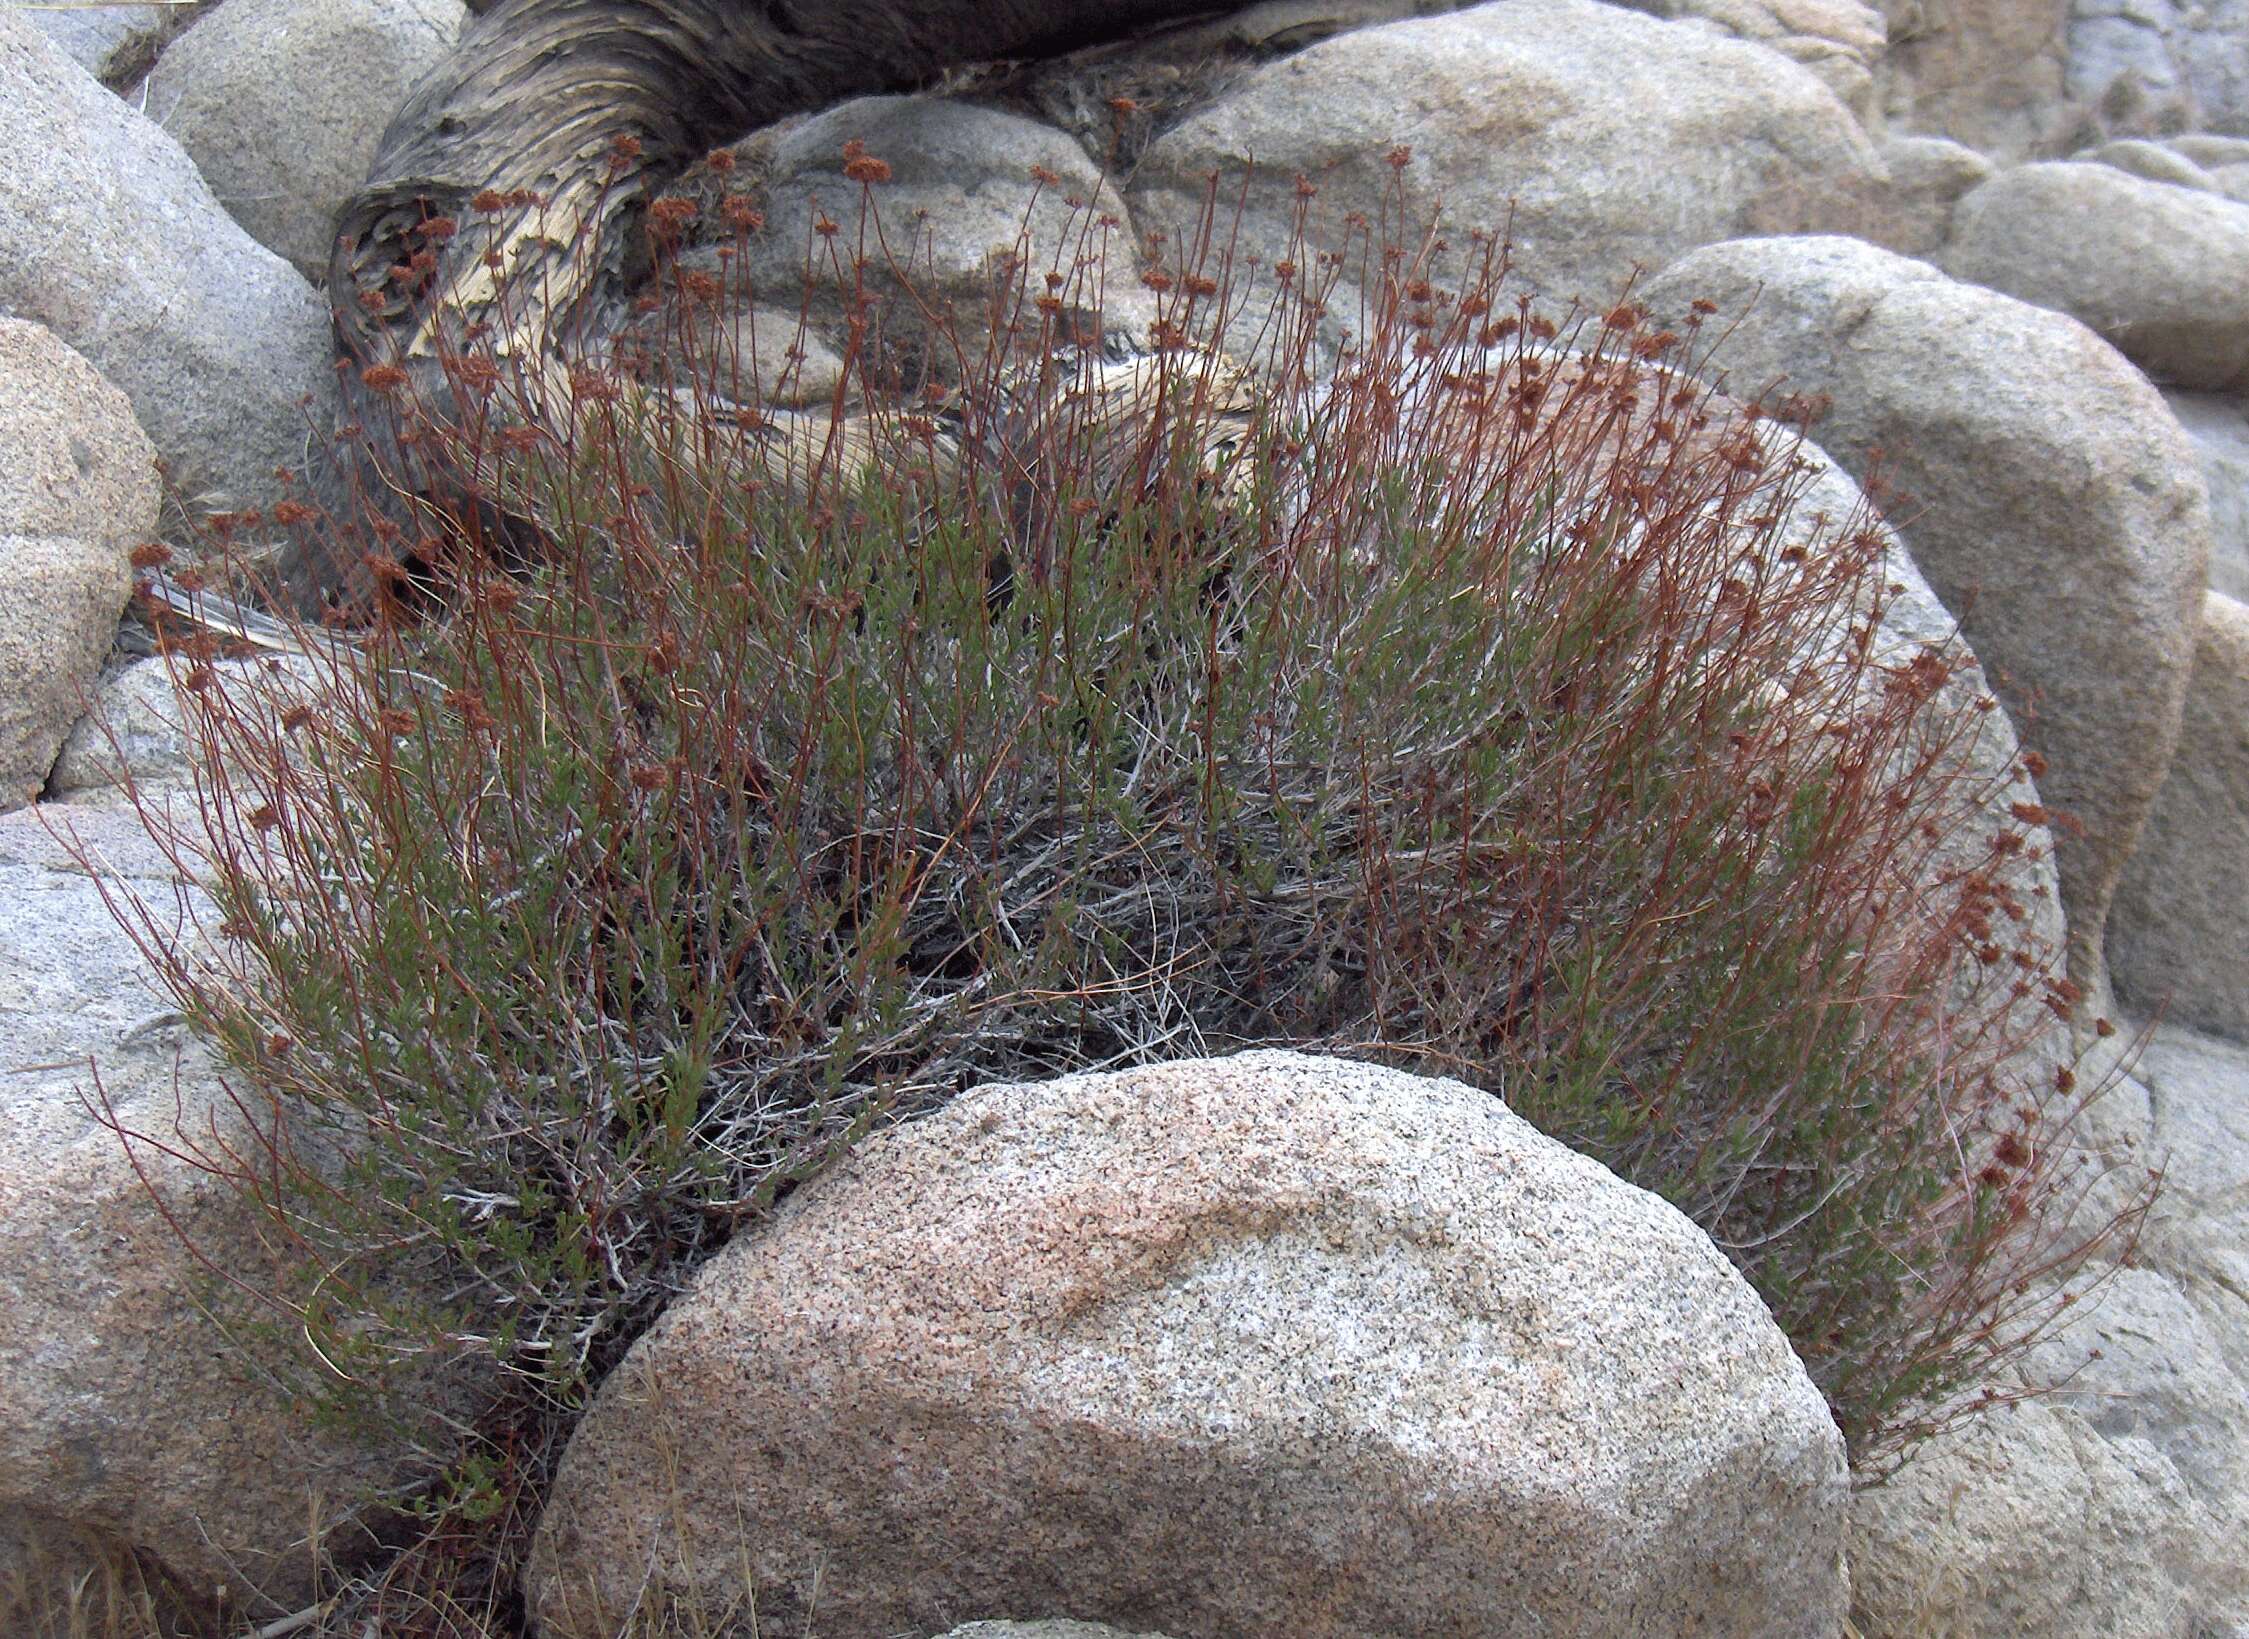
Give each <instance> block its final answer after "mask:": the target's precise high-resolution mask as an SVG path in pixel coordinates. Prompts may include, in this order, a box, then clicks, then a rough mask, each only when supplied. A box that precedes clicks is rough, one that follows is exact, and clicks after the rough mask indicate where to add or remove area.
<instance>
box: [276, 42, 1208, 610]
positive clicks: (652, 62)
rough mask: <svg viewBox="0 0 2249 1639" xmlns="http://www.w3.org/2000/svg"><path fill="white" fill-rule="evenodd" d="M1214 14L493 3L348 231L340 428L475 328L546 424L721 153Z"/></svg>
mask: <svg viewBox="0 0 2249 1639" xmlns="http://www.w3.org/2000/svg"><path fill="white" fill-rule="evenodd" d="M1211 9H1212V7H1211V5H1210V3H1209V0H501V4H499V5H498V6H497V7H496V8H494V9H493V10H492V11H490V12H489V13H487V14H486V15H484V16H483V17H480V18H478V19H477V20H476V21H475V22H474V23H472V24H471V26H470V27H469V28H468V30H467V31H466V32H465V33H464V34H463V36H462V38H461V42H460V44H459V46H458V47H457V48H456V49H455V51H454V53H453V55H452V56H451V57H450V58H448V59H447V60H446V62H445V63H444V64H443V65H442V66H441V67H440V68H439V69H438V70H437V71H436V72H435V73H433V74H432V75H431V76H430V77H429V78H428V79H427V80H425V81H424V82H423V83H422V84H421V85H420V86H419V87H418V88H417V89H416V91H415V93H414V95H413V97H412V98H411V99H410V100H409V101H408V103H407V105H406V107H405V108H404V109H403V110H401V112H400V113H399V115H398V117H397V119H396V120H394V121H393V122H392V124H391V126H390V129H389V130H388V131H387V132H386V133H385V134H384V137H383V140H382V144H381V147H380V149H379V151H378V154H377V157H376V160H375V163H374V165H373V167H372V168H371V170H370V173H369V179H368V181H367V183H366V185H365V186H364V187H363V188H362V189H361V190H360V192H359V193H358V194H357V195H356V196H355V197H354V198H353V199H352V200H351V201H349V203H348V204H347V205H346V206H345V208H344V210H343V212H342V213H341V215H340V217H339V220H338V223H337V240H336V246H335V250H334V253H333V255H332V258H331V261H330V264H329V293H330V297H331V300H332V301H333V302H334V304H335V309H336V338H337V348H338V353H339V358H340V360H341V361H342V362H343V363H344V364H345V365H346V366H348V368H347V369H346V372H345V403H346V409H345V418H346V421H347V422H358V423H366V424H381V423H382V422H383V420H384V418H383V417H382V416H381V415H379V414H370V413H368V412H369V410H370V408H371V402H370V400H371V395H370V393H369V392H368V391H367V390H366V389H364V388H363V387H362V386H361V384H360V381H359V375H360V372H362V371H363V370H365V369H367V368H370V367H374V366H378V365H384V364H392V365H397V366H400V367H403V368H405V369H406V370H407V371H408V373H409V376H410V378H411V379H412V382H413V388H412V391H413V392H416V393H420V394H424V395H430V396H432V397H433V398H441V397H442V387H443V382H442V378H441V373H440V370H439V368H438V360H439V358H440V356H441V354H443V353H444V352H446V351H448V350H450V349H456V348H458V347H459V346H460V345H461V344H462V341H463V338H464V337H465V336H467V335H468V334H470V333H471V330H472V327H476V326H484V327H487V333H488V345H491V346H493V347H495V348H496V349H497V351H498V352H499V353H500V354H501V355H503V356H505V357H507V358H509V359H510V360H511V361H512V362H513V363H514V365H515V366H516V367H517V368H518V369H519V370H521V371H522V372H523V376H524V379H525V381H526V383H527V384H528V387H529V391H530V396H531V400H532V405H533V408H534V409H536V408H537V407H538V405H539V403H540V402H541V401H542V399H544V400H546V401H548V402H551V403H553V404H556V405H559V404H560V403H561V402H562V401H563V395H564V393H565V391H566V388H567V379H568V378H567V360H568V359H569V357H571V356H572V355H573V354H575V353H576V352H577V351H578V350H579V349H581V348H583V347H585V346H587V345H589V344H590V343H592V342H594V341H596V340H597V339H598V338H599V337H600V336H601V335H602V334H604V333H605V332H606V331H607V330H608V329H609V328H611V327H612V326H613V325H614V324H615V322H616V320H617V318H618V316H619V314H620V312H621V309H622V299H623V296H624V294H625V292H624V283H625V280H626V277H627V274H628V271H629V264H630V260H631V256H632V253H633V251H634V250H635V248H636V247H635V244H634V237H635V229H636V225H637V224H638V222H639V221H640V219H641V216H642V214H643V212H644V210H645V208H646V206H647V204H648V202H649V200H650V199H651V198H652V197H653V195H654V194H655V192H656V191H657V190H658V189H659V188H661V187H662V186H663V185H664V184H665V183H666V182H667V181H669V180H670V179H671V178H672V177H674V176H676V175H677V174H678V173H679V172H680V171H681V170H682V169H684V168H685V167H686V165H688V164H689V163H690V162H691V161H693V160H695V159H696V158H699V157H700V156H701V155H702V154H703V153H704V152H706V151H707V150H708V149H709V148H711V147H712V146H714V145H716V144H719V143H723V142H726V141H730V140H733V139H735V138H738V137H740V136H742V135H744V134H746V133H748V132H749V131H752V130H754V129H756V128H757V127H759V126H761V125H764V124H767V123H770V122H771V121H773V120H775V119H778V118H781V117H782V116H784V115H787V114H791V113H796V112H799V111H803V110H806V109H812V108H817V107H820V106H822V105H824V104H827V103H830V102H833V101H835V100H837V99H840V98H843V97H846V96H850V95H855V94H859V93H863V92H871V91H879V90H887V89H895V88H898V87H902V86H908V85H912V84H915V83H917V82H920V81H923V80H926V79H928V78H929V77H930V76H931V75H933V74H935V73H936V72H937V71H939V70H941V69H944V68H947V67H950V66H953V65H957V64H961V63H966V62H972V61H982V60H988V59H991V58H994V57H1003V56H1013V55H1030V54H1037V53H1043V52H1049V51H1062V50H1067V49H1071V48H1073V47H1077V46H1081V45H1084V44H1086V43H1089V42H1093V41H1100V40H1105V39H1113V38H1117V37H1121V36H1125V35H1130V34H1133V33H1136V32H1138V31H1140V30H1142V29H1145V28H1148V27H1151V26H1154V25H1157V24H1161V23H1164V22H1168V21H1171V20H1173V19H1176V18H1179V17H1182V16H1186V15H1190V14H1193V13H1197V12H1206V11H1209V10H1211ZM621 139H622V140H621ZM479 197H482V198H483V199H484V201H485V205H486V207H487V208H486V209H485V210H484V211H481V212H479V211H477V210H476V208H475V201H476V200H477V199H478V198H479ZM499 201H506V203H504V204H500V205H499V208H498V209H492V208H491V207H493V206H494V205H495V204H496V203H498V202H499ZM441 218H442V219H445V220H447V221H450V222H452V223H455V224H458V225H459V227H460V228H462V229H464V230H467V229H471V228H472V227H473V230H474V231H461V232H457V233H455V234H454V235H453V236H452V237H450V238H448V237H444V236H443V235H444V229H443V228H442V227H440V228H438V229H437V230H436V231H434V232H433V231H431V230H430V228H429V224H431V223H432V222H433V221H436V220H438V219H441ZM494 257H496V258H497V265H496V266H495V264H494V262H493V260H492V258H494ZM503 291H504V294H503ZM311 556H313V554H308V555H307V560H308V561H300V562H297V563H295V564H293V565H291V566H290V572H289V574H288V577H287V578H288V580H289V583H290V589H291V591H292V593H293V594H294V595H295V596H296V597H297V598H298V600H299V601H300V602H308V603H309V602H311V601H314V600H316V599H317V598H319V597H321V596H324V595H328V594H332V593H334V592H335V591H336V590H337V589H338V586H339V585H340V584H342V583H343V582H345V581H347V580H348V579H349V578H350V576H351V573H352V567H351V566H349V565H338V564H327V563H314V562H311V561H309V558H310V557H311Z"/></svg>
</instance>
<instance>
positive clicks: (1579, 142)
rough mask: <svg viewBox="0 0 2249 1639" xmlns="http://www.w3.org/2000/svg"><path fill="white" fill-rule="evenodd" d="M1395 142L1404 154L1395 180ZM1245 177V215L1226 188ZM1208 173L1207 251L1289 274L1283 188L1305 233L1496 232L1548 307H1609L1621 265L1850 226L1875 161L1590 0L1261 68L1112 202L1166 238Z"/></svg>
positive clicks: (1843, 112)
mask: <svg viewBox="0 0 2249 1639" xmlns="http://www.w3.org/2000/svg"><path fill="white" fill-rule="evenodd" d="M1394 145H1403V146H1407V147H1410V149H1411V150H1412V156H1413V157H1412V160H1411V163H1409V164H1407V165H1406V166H1405V168H1404V169H1403V170H1402V171H1399V170H1396V169H1394V168H1393V166H1392V165H1391V164H1390V163H1389V159H1388V154H1389V152H1390V150H1391V149H1392V148H1393V146H1394ZM1253 162H1254V165H1255V171H1254V173H1253V174H1252V175H1251V176H1250V178H1249V182H1248V191H1247V198H1246V205H1245V214H1244V217H1243V220H1242V221H1241V223H1240V226H1239V231H1238V234H1237V230H1236V225H1235V223H1234V222H1233V220H1232V211H1233V204H1234V200H1235V199H1236V197H1237V194H1238V192H1239V189H1240V173H1241V171H1242V170H1243V169H1244V167H1245V166H1248V165H1250V164H1251V163H1253ZM1213 172H1217V173H1220V174H1221V176H1222V177H1223V179H1224V180H1223V182H1222V185H1221V189H1220V199H1221V212H1222V220H1221V232H1220V239H1221V242H1222V243H1223V242H1226V241H1229V240H1230V241H1232V242H1233V243H1234V244H1235V246H1236V249H1237V251H1238V252H1239V253H1241V254H1254V255H1256V256H1259V257H1261V258H1263V259H1265V260H1266V261H1267V262H1272V261H1276V260H1280V259H1283V258H1286V257H1289V256H1290V255H1291V254H1292V252H1291V225H1292V222H1293V219H1294V216H1295V213H1296V210H1297V208H1298V205H1299V203H1300V201H1299V200H1298V198H1297V193H1296V183H1297V179H1298V177H1300V176H1301V177H1304V178H1307V179H1309V181H1310V182H1312V183H1313V184H1315V185H1316V186H1317V187H1318V188H1319V190H1320V192H1319V197H1318V199H1317V200H1316V201H1315V205H1316V208H1317V212H1318V216H1317V218H1316V223H1315V225H1316V227H1319V228H1320V229H1321V231H1323V232H1324V233H1326V234H1328V235H1332V234H1333V233H1335V232H1336V231H1337V230H1338V229H1339V228H1340V226H1341V224H1342V223H1343V222H1344V220H1345V218H1346V217H1347V216H1348V215H1350V214H1351V213H1354V212H1356V213H1361V214H1363V215H1364V216H1365V217H1366V219H1367V220H1368V221H1369V222H1373V223H1380V222H1383V221H1386V220H1387V221H1390V222H1391V223H1393V225H1394V226H1395V224H1396V220H1397V214H1398V208H1397V206H1396V205H1395V204H1393V203H1392V199H1393V190H1394V189H1396V188H1400V187H1402V189H1403V208H1404V213H1405V219H1404V224H1403V231H1404V232H1405V233H1406V234H1407V235H1408V236H1414V235H1418V234H1419V233H1420V232H1421V231H1422V230H1423V229H1424V228H1425V226H1426V224H1427V222H1428V220H1429V218H1430V216H1431V214H1432V213H1433V212H1434V211H1435V210H1436V208H1437V206H1438V205H1439V203H1440V202H1441V203H1442V204H1443V206H1444V212H1445V220H1446V222H1447V223H1448V224H1449V225H1450V227H1451V228H1452V229H1453V230H1455V231H1457V232H1463V233H1464V232H1466V231H1468V230H1470V229H1490V230H1493V231H1498V230H1500V229H1502V228H1506V227H1509V226H1510V225H1511V226H1512V237H1513V244H1514V253H1515V266H1516V268H1517V270H1518V271H1519V272H1520V273H1521V275H1522V277H1523V278H1524V280H1525V281H1526V282H1527V283H1528V284H1529V285H1530V287H1531V288H1532V289H1533V290H1534V291H1536V292H1538V293H1539V294H1541V295H1542V296H1544V297H1546V298H1548V299H1550V300H1551V301H1554V302H1556V303H1563V302H1567V301H1569V300H1571V299H1573V298H1583V299H1584V300H1586V301H1588V302H1592V303H1598V304H1602V305H1606V304H1607V303H1608V302H1609V301H1610V300H1611V299H1613V298H1614V297H1615V295H1616V293H1617V290H1618V289H1619V287H1620V286H1621V285H1622V284H1623V282H1624V281H1625V279H1626V278H1627V277H1628V276H1629V275H1630V274H1631V273H1632V271H1633V267H1634V265H1635V264H1642V265H1645V266H1648V267H1656V266H1660V265H1661V264H1662V263H1663V262H1665V261H1667V260H1668V259H1670V258H1671V257H1673V256H1675V255H1677V254H1678V253H1679V252H1680V251H1682V250H1685V249H1688V248H1689V247H1691V246H1694V245H1700V244H1708V243H1710V242H1711V241H1713V240H1718V239H1727V238H1732V237H1734V236H1735V235H1738V234H1742V233H1751V232H1791V231H1801V230H1802V229H1804V228H1805V227H1806V226H1809V225H1814V224H1818V223H1825V222H1829V221H1831V220H1833V218H1831V217H1829V216H1828V215H1826V214H1825V213H1827V212H1829V211H1833V210H1839V209H1848V210H1850V211H1851V212H1852V213H1853V219H1854V220H1855V214H1856V212H1857V211H1859V210H1860V209H1861V208H1863V196H1864V195H1866V194H1867V193H1868V192H1869V191H1871V190H1873V189H1874V188H1876V186H1877V185H1878V181H1879V170H1878V167H1877V164H1876V161H1875V157H1874V150H1873V148H1872V147H1871V145H1870V144H1869V143H1868V141H1867V138H1866V135H1865V133H1864V132H1863V131H1861V130H1860V129H1859V125H1858V122H1857V121H1856V120H1854V119H1853V118H1852V117H1851V114H1850V112H1849V110H1848V109H1846V108H1845V107H1844V106H1843V105H1842V104H1841V103H1840V102H1838V101H1837V100H1836V98H1835V95H1834V93H1833V92H1832V91H1830V90H1829V89H1828V88H1827V87H1826V86H1824V85H1822V84H1821V83H1820V81H1819V79H1818V77H1817V76H1816V75H1814V74H1813V73H1812V72H1811V71H1810V70H1808V69H1806V68H1803V67H1800V66H1799V65H1797V64H1795V63H1792V62H1789V61H1788V60H1787V59H1786V58H1784V57H1781V56H1780V55H1778V54H1777V53H1775V52H1772V51H1768V50H1766V49H1764V48H1763V47H1761V46H1756V45H1751V44H1747V43H1745V42H1742V41H1738V40H1731V39H1727V38H1725V37H1724V36H1722V35H1719V34H1715V33H1713V32H1712V31H1710V30H1709V29H1706V28H1703V27H1700V26H1698V25H1696V24H1694V23H1691V22H1662V21H1658V20H1657V19H1655V18H1652V17H1647V16H1643V15H1641V14H1639V13H1637V12H1631V11H1625V10H1623V9H1621V8H1619V7H1615V6H1607V5H1600V4H1595V3H1594V0H1506V3H1503V4H1498V5H1485V6H1477V7H1475V8H1473V9H1471V10H1468V11H1463V12H1458V13H1455V14H1453V15H1450V16H1443V17H1432V18H1426V19H1422V20H1419V21H1415V22H1407V23H1395V24H1391V25H1388V26H1385V27H1381V28H1370V29H1363V30H1360V31H1358V32H1356V33H1351V34H1345V35H1340V36H1338V37H1336V38H1334V39H1331V40H1326V41H1323V42H1322V43H1320V44H1319V45H1316V46H1314V47H1312V48H1311V49H1310V50H1308V51H1304V52H1300V53H1298V54H1297V55H1296V56H1293V57H1289V58H1286V59H1284V60H1282V61H1280V62H1277V63H1273V64H1271V65H1269V66H1267V67H1265V68H1262V69H1259V70H1258V71H1256V72H1255V73H1253V74H1250V75H1248V76H1247V77H1246V78H1244V79H1243V80H1242V81H1241V82H1240V83H1239V84H1237V85H1236V86H1234V87H1233V88H1232V89H1231V90H1230V91H1228V92H1227V93H1226V94H1225V95H1224V96H1223V97H1221V98H1220V99H1219V100H1218V101H1217V102H1216V103H1214V104H1213V105H1211V106H1210V107H1208V108H1205V109H1203V110H1202V111H1200V112H1198V113H1196V114H1194V115H1193V116H1191V117H1190V118H1189V119H1187V120H1186V121H1185V122H1184V123H1182V124H1180V125H1179V126H1177V127H1176V128H1174V129H1173V130H1171V131H1170V132H1168V133H1166V134H1165V135H1164V136H1162V137H1160V138H1158V139H1157V140H1156V142H1155V143H1154V144H1152V145H1151V146H1150V147H1149V149H1148V151H1147V153H1146V155H1145V156H1144V157H1143V158H1142V160H1141V163H1140V166H1139V169H1138V170H1137V172H1136V173H1135V175H1134V179H1133V184H1132V186H1131V188H1130V189H1129V190H1128V193H1127V197H1128V198H1129V199H1130V200H1131V202H1132V207H1133V217H1134V221H1135V223H1136V224H1137V225H1138V226H1139V227H1140V228H1141V229H1142V230H1144V231H1145V230H1148V229H1152V228H1160V229H1163V230H1164V231H1166V232H1168V233H1170V234H1172V235H1173V236H1174V237H1175V238H1180V237H1185V236H1188V235H1191V234H1192V232H1193V230H1194V228H1195V225H1196V224H1197V223H1198V222H1199V221H1200V220H1201V217H1202V214H1203V210H1204V202H1205V188H1206V178H1207V177H1208V176H1210V175H1211V174H1212V173H1213Z"/></svg>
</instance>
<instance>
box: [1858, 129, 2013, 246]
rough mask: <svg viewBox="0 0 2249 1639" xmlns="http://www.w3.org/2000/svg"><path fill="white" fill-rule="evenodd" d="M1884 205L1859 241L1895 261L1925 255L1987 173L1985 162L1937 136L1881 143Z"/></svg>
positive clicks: (1988, 163)
mask: <svg viewBox="0 0 2249 1639" xmlns="http://www.w3.org/2000/svg"><path fill="white" fill-rule="evenodd" d="M1881 158H1882V166H1883V169H1884V170H1886V171H1888V172H1889V175H1890V187H1889V192H1888V194H1887V195H1886V202H1885V204H1884V206H1883V208H1881V209H1880V210H1878V211H1875V212H1873V213H1872V214H1871V215H1870V217H1869V220H1868V222H1867V224H1866V228H1865V231H1864V232H1863V233H1862V234H1861V237H1862V238H1865V239H1870V240H1872V241H1873V242H1874V243H1876V244H1878V245H1881V246H1882V247H1883V248H1884V249H1886V250H1894V251H1896V252H1897V253H1898V254H1899V255H1901V256H1926V255H1928V254H1929V253H1930V252H1931V251H1934V250H1935V249H1937V248H1938V247H1939V246H1941V245H1942V244H1943V243H1944V242H1945V239H1946V237H1947V236H1948V235H1949V234H1950V233H1951V232H1952V207H1953V206H1954V205H1955V204H1956V203H1957V202H1958V201H1959V199H1960V197H1961V196H1962V195H1963V194H1965V193H1967V192H1968V191H1969V190H1970V189H1972V188H1974V187H1976V186H1978V185H1979V184H1980V183H1982V182H1984V181H1986V180H1987V179H1988V178H1989V177H1990V176H1991V174H1992V164H1991V161H1990V160H1989V159H1987V158H1985V157H1984V156H1983V155H1982V154H1979V153H1977V152H1976V151H1975V149H1973V148H1969V147H1965V146H1963V145H1962V144H1960V143H1957V142H1951V141H1948V140H1946V139H1945V138H1943V137H1892V138H1891V139H1890V140H1889V141H1887V142H1885V143H1883V144H1882V148H1881Z"/></svg>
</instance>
